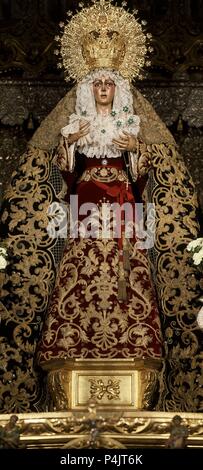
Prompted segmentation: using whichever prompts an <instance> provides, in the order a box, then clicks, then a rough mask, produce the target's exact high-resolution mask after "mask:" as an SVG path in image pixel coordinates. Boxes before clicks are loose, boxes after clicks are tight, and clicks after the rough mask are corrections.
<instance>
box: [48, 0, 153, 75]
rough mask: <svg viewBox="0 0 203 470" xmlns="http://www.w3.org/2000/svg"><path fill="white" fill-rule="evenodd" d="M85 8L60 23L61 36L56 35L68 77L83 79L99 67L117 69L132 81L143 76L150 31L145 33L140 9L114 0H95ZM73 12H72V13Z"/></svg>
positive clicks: (69, 13)
mask: <svg viewBox="0 0 203 470" xmlns="http://www.w3.org/2000/svg"><path fill="white" fill-rule="evenodd" d="M79 5H80V6H81V8H82V10H81V11H79V12H77V13H76V14H75V15H74V16H72V17H71V19H69V21H68V22H67V23H66V24H64V23H60V27H61V29H62V31H61V33H62V34H61V35H60V36H56V38H55V39H56V40H57V41H58V43H59V49H58V50H56V51H55V53H56V54H57V55H59V54H60V56H61V59H62V61H61V63H59V67H61V68H62V67H63V68H64V69H65V72H66V78H67V79H69V78H73V79H76V80H81V79H82V78H83V77H84V76H85V75H87V74H88V73H89V72H90V71H92V70H95V69H98V68H110V69H113V70H117V71H119V72H120V74H121V75H122V76H123V78H127V79H129V80H132V78H134V77H136V76H137V77H140V76H141V73H140V71H141V69H142V68H143V67H144V65H150V62H149V61H147V60H146V56H147V52H148V51H151V50H152V48H148V47H147V42H148V40H149V39H150V37H151V35H150V34H145V33H144V31H143V29H142V26H141V24H140V23H139V21H138V20H137V18H136V16H135V15H136V14H137V11H134V12H133V13H129V12H127V11H126V10H125V9H124V8H123V6H124V5H126V3H125V2H123V4H122V5H123V6H122V7H118V6H113V5H112V3H111V0H93V5H92V6H90V7H86V8H83V4H79ZM69 15H71V12H68V16H69ZM143 23H144V22H143Z"/></svg>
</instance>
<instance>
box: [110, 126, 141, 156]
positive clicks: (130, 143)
mask: <svg viewBox="0 0 203 470" xmlns="http://www.w3.org/2000/svg"><path fill="white" fill-rule="evenodd" d="M122 133H123V134H124V136H123V137H119V138H118V139H113V140H112V142H113V144H114V145H115V146H116V148H117V150H121V152H125V151H126V152H135V151H136V149H137V139H136V137H134V136H132V135H131V134H128V132H125V131H122Z"/></svg>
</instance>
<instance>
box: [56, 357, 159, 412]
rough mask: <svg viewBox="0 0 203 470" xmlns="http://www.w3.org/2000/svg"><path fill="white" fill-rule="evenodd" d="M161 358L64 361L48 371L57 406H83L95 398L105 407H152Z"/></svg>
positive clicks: (106, 408)
mask: <svg viewBox="0 0 203 470" xmlns="http://www.w3.org/2000/svg"><path fill="white" fill-rule="evenodd" d="M160 369H161V361H160V360H158V359H157V360H154V359H130V360H129V359H126V360H125V359H113V360H112V359H111V360H109V359H106V360H104V359H93V360H86V359H83V360H77V359H76V360H75V361H67V362H65V361H64V362H63V363H60V364H58V365H57V367H56V366H54V367H53V368H52V370H50V371H49V372H48V388H49V391H50V394H51V397H52V401H53V408H54V410H57V411H59V410H68V409H72V410H74V409H75V410H80V409H81V410H83V409H85V408H86V407H87V405H88V403H89V402H91V400H93V401H94V402H95V403H97V406H99V407H101V408H102V409H104V410H109V409H111V410H112V409H119V410H123V411H124V410H126V409H127V410H132V411H135V410H143V409H152V407H153V403H154V399H155V396H156V393H157V391H158V384H159V380H158V379H159V370H160Z"/></svg>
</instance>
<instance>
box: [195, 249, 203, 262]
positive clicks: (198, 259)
mask: <svg viewBox="0 0 203 470" xmlns="http://www.w3.org/2000/svg"><path fill="white" fill-rule="evenodd" d="M202 260H203V248H201V249H200V250H199V251H198V252H196V253H194V254H193V261H194V264H195V265H198V264H200V263H201V262H202Z"/></svg>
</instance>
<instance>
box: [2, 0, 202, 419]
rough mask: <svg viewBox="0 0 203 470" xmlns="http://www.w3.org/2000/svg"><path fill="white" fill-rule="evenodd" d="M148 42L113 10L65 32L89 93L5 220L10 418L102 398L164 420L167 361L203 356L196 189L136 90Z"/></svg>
mask: <svg viewBox="0 0 203 470" xmlns="http://www.w3.org/2000/svg"><path fill="white" fill-rule="evenodd" d="M148 39H149V38H148V35H147V34H145V32H144V31H143V28H142V25H141V23H140V22H139V21H138V19H137V17H136V15H135V14H134V13H129V12H127V11H126V10H125V9H124V8H123V7H118V6H113V5H112V3H111V2H110V1H104V0H100V1H95V2H93V4H92V6H89V7H86V8H82V10H81V11H79V12H77V13H76V14H75V15H74V16H72V18H71V19H69V21H68V22H67V23H66V24H61V34H60V35H59V36H58V37H57V40H58V43H59V50H58V51H57V52H58V53H59V54H60V56H61V59H62V65H63V67H64V70H65V71H66V74H67V77H68V78H72V79H74V80H75V81H76V82H77V84H76V85H75V86H74V87H73V88H72V89H71V90H70V91H69V92H68V93H67V94H66V96H65V97H64V98H63V99H62V100H61V101H60V102H59V103H58V105H57V106H56V108H55V109H54V110H53V111H52V112H51V113H50V114H49V116H48V117H47V118H46V119H45V121H44V122H42V124H41V126H40V127H39V128H38V130H37V131H36V133H35V134H34V136H33V137H32V139H31V141H30V142H29V145H28V149H27V152H26V153H25V154H24V155H23V156H22V158H21V161H20V165H19V169H18V170H17V171H16V172H15V174H14V175H13V178H12V182H11V185H10V187H9V188H8V191H7V194H6V202H5V206H4V212H3V223H4V227H5V229H4V230H5V232H6V231H7V232H8V234H9V236H8V246H9V248H10V249H11V250H12V253H13V262H12V263H11V264H10V265H9V266H8V269H7V274H6V279H5V283H4V287H3V289H2V293H3V295H2V321H3V322H4V334H3V337H2V341H1V342H2V357H3V360H4V367H5V370H3V380H4V381H3V384H4V385H3V388H2V403H3V402H4V409H5V410H6V411H7V412H8V411H11V410H12V411H14V409H15V410H18V411H22V410H24V411H27V410H29V409H43V406H44V407H45V406H46V409H47V407H48V408H49V409H55V410H64V409H72V408H74V409H81V408H83V407H84V406H86V405H87V403H88V402H89V400H90V399H94V400H96V401H97V403H98V404H99V405H100V406H102V407H104V408H105V409H109V408H110V407H111V408H112V407H115V408H118V407H119V409H126V408H127V409H131V410H136V409H145V408H152V407H153V405H154V403H155V399H156V398H157V396H158V395H157V393H158V392H159V390H160V384H161V389H162V397H163V394H164V393H165V392H163V388H164V381H163V379H162V381H161V379H160V377H161V374H162V376H163V373H162V372H161V371H163V368H164V367H165V365H164V364H165V359H166V356H167V355H169V357H171V358H175V357H177V355H178V356H179V357H181V354H182V357H184V358H185V357H186V356H187V355H188V356H190V355H191V354H195V353H196V351H197V349H198V341H197V338H196V336H195V333H194V331H195V329H196V328H197V325H196V321H195V305H194V304H193V298H194V297H195V295H196V281H195V278H194V274H193V272H192V267H191V266H190V265H189V263H188V253H187V251H186V249H185V247H186V245H187V244H188V242H189V241H190V240H191V239H193V238H194V237H195V236H196V234H197V231H198V224H197V222H196V208H197V201H196V196H195V191H194V187H193V183H192V181H191V178H190V175H189V174H188V172H187V170H186V168H185V165H184V163H183V160H182V159H181V157H180V156H179V154H178V149H177V146H176V144H175V142H174V139H173V137H172V135H171V134H170V132H169V131H168V130H167V128H166V127H165V125H164V124H163V123H162V122H161V120H160V119H159V117H158V116H157V115H156V113H155V111H154V110H153V109H152V107H151V105H150V104H149V103H148V102H147V100H145V98H144V97H143V96H142V95H141V94H140V93H139V92H138V91H137V90H136V88H134V86H133V85H132V80H133V79H135V78H136V77H139V76H140V73H141V70H142V68H143V67H144V65H145V64H146V61H147V53H148V47H147V43H148ZM191 280H192V282H191ZM186 339H187V341H186ZM186 349H187V351H186ZM6 371H7V372H6ZM8 371H10V373H11V375H12V374H13V376H12V377H13V378H12V381H13V384H14V385H13V386H14V387H15V390H16V393H15V397H13V396H12V394H11V393H10V392H9V383H10V382H9V381H7V376H8V373H9V372H8ZM42 371H44V372H45V379H44V381H43V384H44V390H47V391H48V393H47V394H46V397H45V392H42V391H41V388H40V385H41V383H42V381H41V379H39V377H41V374H42ZM6 374H7V375H6ZM166 386H167V385H166ZM162 402H163V398H162ZM14 403H15V404H14ZM43 403H44V405H43Z"/></svg>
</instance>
